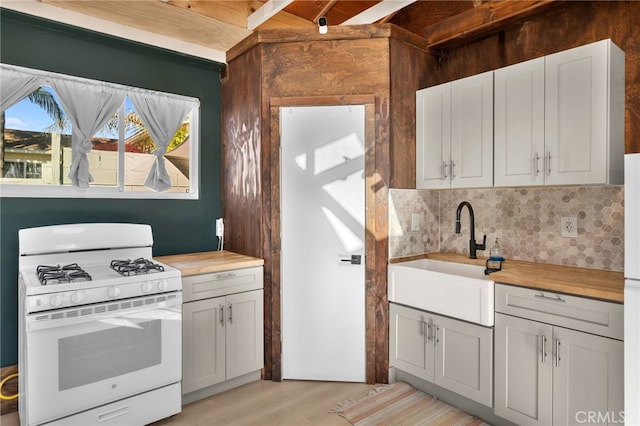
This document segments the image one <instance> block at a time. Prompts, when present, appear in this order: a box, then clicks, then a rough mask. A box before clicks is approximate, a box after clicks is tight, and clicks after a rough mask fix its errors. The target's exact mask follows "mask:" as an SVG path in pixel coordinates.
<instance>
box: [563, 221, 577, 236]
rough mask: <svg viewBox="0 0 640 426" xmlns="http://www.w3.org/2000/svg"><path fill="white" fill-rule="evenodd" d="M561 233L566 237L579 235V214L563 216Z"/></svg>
mask: <svg viewBox="0 0 640 426" xmlns="http://www.w3.org/2000/svg"><path fill="white" fill-rule="evenodd" d="M561 226H562V230H561V235H562V236H563V237H565V238H576V237H577V236H578V218H577V216H563V217H562V221H561Z"/></svg>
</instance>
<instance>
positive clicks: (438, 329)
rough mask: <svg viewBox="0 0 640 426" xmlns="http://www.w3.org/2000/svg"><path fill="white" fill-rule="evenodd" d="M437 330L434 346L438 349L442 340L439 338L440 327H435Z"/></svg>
mask: <svg viewBox="0 0 640 426" xmlns="http://www.w3.org/2000/svg"><path fill="white" fill-rule="evenodd" d="M434 326H435V329H436V334H435V335H434V336H433V346H434V347H436V346H438V343H440V339H439V338H438V335H439V334H440V327H438V326H437V325H435V324H434Z"/></svg>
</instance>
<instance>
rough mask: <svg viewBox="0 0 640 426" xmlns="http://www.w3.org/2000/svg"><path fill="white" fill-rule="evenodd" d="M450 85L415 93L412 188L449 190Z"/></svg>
mask: <svg viewBox="0 0 640 426" xmlns="http://www.w3.org/2000/svg"><path fill="white" fill-rule="evenodd" d="M450 150H451V84H450V83H446V84H441V85H439V86H434V87H429V88H427V89H422V90H418V91H417V92H416V188H418V189H422V188H449V186H450V185H451V180H450V176H449V162H450V159H451V158H450V157H451V155H450Z"/></svg>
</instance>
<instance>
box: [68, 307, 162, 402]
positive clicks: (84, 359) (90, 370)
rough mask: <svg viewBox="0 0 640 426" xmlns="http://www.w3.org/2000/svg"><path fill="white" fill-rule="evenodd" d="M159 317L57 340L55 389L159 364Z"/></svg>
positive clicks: (85, 383) (160, 326) (93, 381)
mask: <svg viewBox="0 0 640 426" xmlns="http://www.w3.org/2000/svg"><path fill="white" fill-rule="evenodd" d="M161 334H162V320H160V319H155V320H150V321H144V322H140V323H136V324H131V325H128V326H123V327H116V328H110V329H108V330H104V331H95V332H92V333H87V334H82V335H79V336H71V337H65V338H62V339H59V340H58V366H59V368H58V374H59V377H58V388H59V390H61V391H63V390H67V389H71V388H75V387H78V386H84V385H88V384H90V383H95V382H98V381H100V380H105V379H108V378H111V377H116V376H120V375H122V374H127V373H131V372H134V371H139V370H142V369H144V368H148V367H152V366H154V365H158V364H160V362H161V361H162V359H161V352H162V350H161V344H162V341H161V339H162V336H161Z"/></svg>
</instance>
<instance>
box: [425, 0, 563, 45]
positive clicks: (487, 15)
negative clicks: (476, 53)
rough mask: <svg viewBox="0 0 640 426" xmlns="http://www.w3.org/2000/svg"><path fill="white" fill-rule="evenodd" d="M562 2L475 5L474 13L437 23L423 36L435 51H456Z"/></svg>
mask: <svg viewBox="0 0 640 426" xmlns="http://www.w3.org/2000/svg"><path fill="white" fill-rule="evenodd" d="M558 3H559V2H557V1H555V0H526V1H522V0H505V1H490V2H483V3H475V4H474V5H475V7H474V8H473V9H469V10H467V11H465V12H462V13H459V14H457V15H454V16H452V17H450V18H447V19H444V20H442V21H440V22H438V23H435V24H433V25H431V26H429V27H427V28H426V29H425V30H424V33H423V36H424V37H425V38H426V39H427V43H428V45H429V47H431V48H434V49H448V48H454V47H457V46H459V45H461V44H464V43H465V42H468V41H471V40H474V39H478V38H481V37H483V36H485V35H489V34H493V33H495V32H496V31H499V30H500V29H502V28H504V27H506V26H507V25H510V24H512V23H516V22H518V21H520V20H522V19H523V18H526V17H530V16H531V15H533V14H535V13H540V12H543V11H544V10H546V9H548V8H549V7H551V6H554V5H555V4H558Z"/></svg>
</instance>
